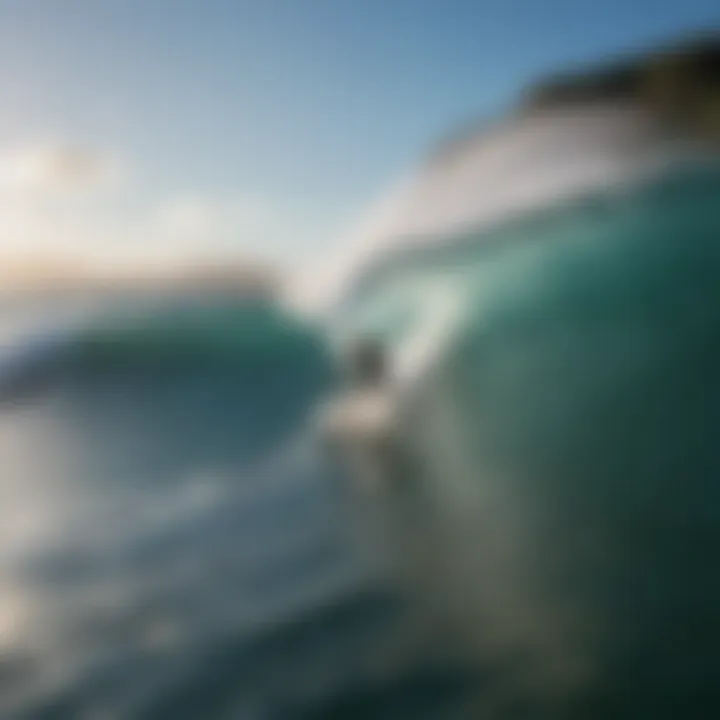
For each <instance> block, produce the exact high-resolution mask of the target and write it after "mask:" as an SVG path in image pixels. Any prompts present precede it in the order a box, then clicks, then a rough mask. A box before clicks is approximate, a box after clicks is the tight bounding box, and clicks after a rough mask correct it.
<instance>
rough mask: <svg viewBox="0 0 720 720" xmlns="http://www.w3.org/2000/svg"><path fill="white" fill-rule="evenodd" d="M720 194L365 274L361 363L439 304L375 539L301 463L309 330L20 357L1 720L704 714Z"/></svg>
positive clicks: (6, 452) (323, 365) (255, 324)
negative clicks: (440, 330) (441, 317)
mask: <svg viewBox="0 0 720 720" xmlns="http://www.w3.org/2000/svg"><path fill="white" fill-rule="evenodd" d="M719 191H720V179H719V178H718V176H717V175H715V174H713V172H711V171H707V172H697V173H694V174H692V173H690V174H686V175H681V174H676V175H674V176H673V177H668V178H666V179H664V180H662V181H660V182H657V183H655V184H652V185H646V186H644V187H642V188H638V189H637V190H635V191H633V192H625V193H622V194H621V193H617V194H615V195H607V196H605V197H602V198H600V197H598V198H588V199H586V200H584V201H578V202H574V203H568V204H565V205H563V206H558V207H554V208H547V209H546V210H544V211H543V212H542V213H539V214H534V215H533V216H527V217H523V218H520V217H518V218H515V219H514V220H513V221H512V222H510V223H506V224H504V225H502V226H498V227H496V228H492V229H490V230H489V231H488V232H486V233H484V234H482V235H480V234H477V233H468V234H467V235H465V236H458V237H457V238H456V242H452V243H450V242H449V243H447V244H444V245H441V246H438V247H436V248H435V249H432V250H431V249H428V250H427V251H423V252H417V253H415V254H413V255H411V256H406V257H399V258H398V259H397V262H396V263H395V264H393V263H390V264H388V265H387V266H386V268H385V269H384V270H378V271H377V272H376V273H374V274H373V275H372V277H371V278H370V281H369V282H368V284H367V285H366V286H365V290H364V292H365V294H364V295H363V293H362V292H361V293H360V294H359V295H358V296H357V298H356V299H355V302H354V304H353V303H351V304H350V305H349V308H348V310H347V312H348V314H347V315H345V316H344V323H341V329H342V330H344V331H345V332H346V333H348V334H353V333H356V332H370V333H376V334H378V335H380V336H381V337H383V338H384V339H385V340H386V341H387V342H388V345H389V347H390V350H391V352H394V351H395V350H401V349H403V348H404V347H406V346H407V345H408V344H409V343H412V342H414V340H415V339H416V338H417V337H418V336H419V337H423V329H424V328H425V327H426V326H427V325H428V318H430V319H431V320H432V318H433V317H436V313H435V310H434V308H436V307H437V305H436V302H435V300H441V299H443V298H444V299H447V298H450V299H452V300H453V301H454V302H453V303H451V305H452V306H453V307H454V311H453V313H451V315H449V316H448V318H449V319H448V320H447V323H448V327H447V328H446V329H447V330H448V333H447V334H446V335H444V336H433V337H431V340H432V341H433V342H435V344H436V345H439V347H434V348H431V349H433V350H434V351H437V352H435V354H434V355H433V362H432V363H431V364H429V365H428V367H427V368H425V369H424V374H423V375H422V377H421V378H420V382H419V383H418V384H417V385H416V386H414V388H413V393H412V395H411V396H409V397H408V404H407V406H406V407H404V408H403V413H404V416H403V423H402V427H401V434H400V449H401V451H402V452H404V456H405V457H404V459H405V460H406V461H407V463H406V464H405V465H404V468H403V470H404V474H405V477H403V478H402V479H404V480H405V481H406V482H405V483H402V484H398V485H397V486H393V487H391V488H390V490H389V492H388V493H387V495H384V496H381V497H380V498H378V500H377V504H376V506H375V508H374V509H375V510H377V509H378V507H379V508H380V509H381V510H383V511H384V514H385V517H386V518H389V520H390V521H391V523H394V527H393V528H392V530H393V534H391V535H389V536H388V538H387V541H386V542H387V543H390V541H391V540H392V539H393V538H395V539H396V540H397V541H398V544H397V545H392V544H386V545H385V546H383V544H382V541H381V542H378V538H377V537H367V530H368V529H369V528H370V527H372V526H369V525H368V524H367V523H366V519H367V518H366V516H365V513H366V512H367V510H368V509H370V510H372V509H373V508H368V507H367V506H366V505H364V504H361V503H358V502H357V500H356V499H355V498H354V497H353V496H352V495H350V494H348V492H347V488H348V487H349V485H348V482H347V481H348V478H347V473H346V471H345V470H344V469H343V468H342V467H340V466H337V465H336V464H335V463H334V462H333V461H332V460H331V459H330V458H329V457H328V456H327V455H326V454H325V453H324V451H323V448H322V445H320V444H319V443H318V442H317V438H316V437H314V435H313V431H312V425H311V424H310V422H309V418H310V417H311V413H312V410H313V409H314V408H315V407H316V405H317V403H318V401H319V400H321V399H323V398H325V397H326V396H327V395H328V393H331V392H333V391H334V390H335V389H336V388H337V382H338V376H341V375H342V372H338V371H341V370H342V368H339V367H338V366H337V364H336V363H335V360H334V358H333V356H332V353H331V350H330V344H329V343H328V341H329V340H330V339H332V338H330V337H328V335H327V334H326V333H327V330H324V329H322V328H320V327H317V326H315V327H313V326H311V325H306V324H303V323H301V322H300V321H299V320H298V319H297V318H291V317H289V316H287V315H285V314H284V313H282V312H280V311H279V310H278V309H277V308H273V307H270V306H267V305H247V304H242V305H238V304H237V303H233V302H229V303H225V302H223V303H209V304H208V303H202V302H201V303H198V302H197V299H195V300H193V301H192V302H183V303H182V304H181V303H179V302H175V301H174V302H172V303H170V304H169V305H168V306H167V307H166V308H165V309H162V310H161V309H158V308H155V309H154V310H153V311H152V312H148V310H147V308H145V309H143V308H140V309H139V310H138V309H137V307H136V309H134V310H133V311H132V312H130V310H129V309H128V310H127V312H126V311H125V310H124V309H123V312H119V310H118V308H113V312H111V313H101V315H100V317H102V318H103V319H102V321H99V322H96V323H91V324H89V325H88V324H85V325H83V326H82V327H83V329H82V330H81V331H77V332H75V334H73V336H72V337H73V341H72V342H70V343H63V342H60V341H56V340H53V343H51V344H50V346H49V348H48V347H46V346H45V345H44V344H43V343H40V344H39V345H38V348H39V349H37V348H36V349H35V350H34V351H33V352H32V353H30V354H25V355H21V357H22V358H23V363H20V364H18V363H14V364H11V366H10V365H9V366H8V367H11V369H12V373H9V374H6V375H3V378H2V383H0V385H2V387H3V394H2V398H3V400H4V402H3V404H2V405H1V406H0V461H1V464H2V468H3V472H2V476H1V477H0V491H1V492H2V497H3V503H2V506H3V508H4V509H3V510H2V511H1V512H2V522H0V537H1V542H0V575H1V576H2V577H1V579H2V581H3V587H5V588H8V592H7V593H6V595H5V596H3V597H4V598H5V599H4V600H2V602H1V603H0V629H2V628H3V627H5V626H4V625H2V624H1V623H2V622H5V623H6V624H7V622H6V620H5V619H4V618H6V617H9V618H10V623H11V625H12V627H13V628H14V632H15V635H13V636H12V641H8V640H3V641H4V642H6V645H5V646H3V647H2V648H0V650H2V662H0V685H1V689H2V693H1V694H0V698H1V704H0V708H1V710H2V712H4V713H5V714H4V716H7V717H13V718H14V717H17V718H68V720H70V719H74V718H78V717H86V716H88V715H90V716H91V717H92V716H93V713H95V714H96V716H97V715H98V714H99V715H100V716H102V713H103V712H109V711H110V710H112V711H114V712H115V713H116V714H117V715H118V716H119V717H123V718H136V717H137V718H148V719H150V718H153V719H154V718H166V717H173V718H208V719H214V718H218V719H221V718H223V719H224V718H236V717H243V718H245V717H247V718H278V719H279V720H283V719H284V718H289V719H292V718H319V717H333V718H354V717H373V718H376V717H377V718H380V717H387V718H420V717H428V718H445V717H457V718H466V717H467V718H470V717H488V718H492V719H493V720H510V719H513V720H514V719H515V718H533V719H534V718H542V719H543V720H544V719H545V718H548V719H554V718H583V719H585V718H590V719H593V720H594V718H598V719H600V718H603V719H605V718H610V717H612V718H631V717H632V718H634V719H637V718H653V720H654V719H655V718H677V717H683V718H685V717H714V716H715V715H717V714H718V713H717V712H715V710H716V709H718V708H720V698H718V690H717V688H720V677H719V676H720V663H718V660H717V656H718V652H717V650H718V647H720V623H718V622H717V607H718V606H719V605H720V576H719V575H718V571H717V569H716V568H715V565H716V563H715V557H716V554H717V550H718V548H720V523H718V500H719V499H720V498H719V497H718V495H719V494H720V485H719V482H718V478H719V477H720V452H719V451H718V450H717V443H716V427H717V425H718V422H719V421H720V377H719V376H720V282H718V279H719V278H720V245H719V244H718V240H719V239H720V206H718V203H717V200H718V197H720V192H719ZM448 240H451V239H450V238H448ZM428 298H432V301H429V300H428ZM128 307H129V306H128ZM431 345H432V342H431ZM50 351H51V352H50ZM48 358H50V360H49V361H48ZM3 367H4V366H3ZM21 371H22V372H21ZM6 390H7V392H6ZM409 468H412V470H410V469H409ZM394 470H395V471H396V473H395V479H398V475H399V472H397V470H398V469H397V468H394ZM392 477H393V476H392V474H391V479H392ZM381 540H382V539H381ZM398 554H400V555H402V556H401V557H397V555H398ZM389 559H392V561H393V562H388V560H389ZM398 560H399V561H400V562H399V566H400V568H402V570H403V571H405V570H409V571H410V572H409V573H407V574H406V575H403V577H402V581H403V583H405V582H407V583H409V585H399V584H398V582H399V580H398V577H396V576H395V575H393V572H394V571H395V570H396V569H397V567H398V566H397V565H396V564H393V563H396V562H397V561H398ZM409 590H410V591H411V593H410V594H409V592H408V591H409ZM21 608H27V611H25V610H22V611H21ZM416 612H419V613H420V615H419V617H420V618H421V622H420V623H419V624H420V627H421V628H422V629H423V631H426V630H427V629H428V628H430V627H431V626H432V625H433V623H437V629H438V632H439V633H440V635H441V636H442V639H443V641H444V645H443V643H440V642H438V635H437V634H433V633H432V632H430V633H429V634H428V637H429V638H430V639H429V640H428V637H425V636H422V633H420V634H419V635H418V636H417V637H416V632H417V630H418V627H417V625H414V624H413V623H410V624H408V617H415V615H414V613H416ZM426 613H429V614H426ZM6 637H7V636H6V635H1V634H0V638H6ZM446 650H451V651H453V653H454V655H453V659H454V660H458V659H459V661H461V662H460V665H459V666H458V665H454V664H449V661H448V657H447V655H445V651H446ZM61 671H62V672H61ZM469 707H471V708H472V709H468V708H469Z"/></svg>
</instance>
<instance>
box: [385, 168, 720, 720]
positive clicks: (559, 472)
mask: <svg viewBox="0 0 720 720" xmlns="http://www.w3.org/2000/svg"><path fill="white" fill-rule="evenodd" d="M718 198H720V178H719V177H718V175H717V174H716V172H713V171H707V172H706V171H703V172H699V173H695V174H693V173H688V174H687V175H676V176H674V177H668V178H666V179H664V180H662V181H660V182H658V183H656V184H654V185H647V186H645V187H643V188H640V189H638V190H636V191H635V192H632V193H625V194H622V195H618V196H615V197H613V196H608V197H606V198H604V199H603V198H599V199H597V200H595V201H593V202H590V201H586V202H578V203H575V204H569V205H567V206H565V207H560V208H555V209H553V208H549V209H548V210H547V211H544V212H543V213H540V214H537V215H534V216H532V217H526V218H518V219H517V220H516V222H515V223H514V224H512V225H506V226H504V227H501V228H498V229H497V230H495V231H493V232H494V233H495V234H496V235H495V236H494V235H493V234H492V233H489V234H488V235H486V236H484V237H482V238H481V237H472V236H468V238H467V242H465V243H463V241H462V238H460V239H459V242H458V243H456V244H455V245H454V246H447V247H446V248H444V249H441V250H439V251H434V252H432V251H430V252H428V253H427V254H426V255H425V256H424V257H423V256H419V257H418V258H417V265H416V267H412V262H411V261H410V260H409V259H407V258H406V259H404V260H400V261H399V262H398V266H400V265H402V272H403V273H407V274H411V273H413V272H417V273H418V274H426V275H427V276H428V278H432V277H434V276H437V277H438V278H442V277H446V278H447V277H451V278H452V277H453V276H454V277H455V279H456V282H455V283H454V285H453V284H451V285H452V286H453V287H454V288H455V292H457V293H459V294H460V297H462V298H463V300H462V303H461V304H462V306H463V308H464V309H465V312H464V313H463V314H462V316H461V317H460V319H459V320H458V323H457V327H456V328H455V329H454V332H453V334H452V340H451V342H450V343H449V344H448V346H447V347H446V348H444V350H443V353H441V356H440V359H439V361H438V363H437V365H436V366H435V367H434V368H433V369H432V371H431V373H430V374H429V376H428V377H427V378H426V379H425V381H424V383H423V384H422V388H421V389H420V390H418V392H417V397H416V398H415V400H414V405H413V406H412V408H411V409H409V410H408V417H407V424H406V428H405V432H406V436H407V443H408V447H410V448H411V450H410V452H413V453H415V454H416V455H417V456H418V457H419V458H420V459H421V460H420V462H419V465H420V467H422V468H423V472H422V473H421V475H420V476H419V478H418V487H417V489H416V490H417V492H418V493H420V494H421V495H422V496H424V497H425V498H426V499H427V504H428V507H429V508H431V510H430V511H429V513H428V517H430V516H431V517H432V518H434V520H432V521H429V522H430V523H431V524H430V526H429V527H432V530H430V529H428V530H427V532H426V535H428V536H430V537H432V540H431V541H430V542H429V543H428V549H427V554H428V557H434V556H435V555H437V553H436V552H435V553H431V550H432V549H433V547H434V546H436V545H437V544H438V542H442V544H443V545H444V549H443V552H441V553H440V560H439V561H433V560H430V561H429V567H430V568H431V569H428V571H427V572H428V574H429V575H430V576H432V577H433V578H434V583H433V584H434V586H435V588H436V587H438V586H439V587H440V588H442V589H441V590H440V591H439V593H438V594H439V596H440V597H439V599H438V602H440V603H443V604H444V606H445V607H447V608H448V612H450V613H453V614H455V615H456V617H458V618H459V619H460V620H459V622H460V625H461V626H462V627H464V628H465V629H466V631H467V637H468V644H469V645H470V646H472V652H474V653H475V657H476V661H477V663H478V664H481V665H482V664H485V665H486V666H487V667H488V669H489V670H490V671H497V669H498V668H503V677H504V680H503V684H502V690H500V689H498V693H499V694H500V695H502V696H504V698H505V700H508V699H512V698H515V699H518V698H522V699H524V700H525V701H526V702H527V704H528V706H529V707H531V708H532V707H534V708H536V709H535V711H530V712H529V714H528V715H526V716H527V717H537V716H542V717H545V716H546V715H545V714H543V713H547V716H548V717H565V716H567V717H573V718H574V717H583V718H585V717H593V718H595V717H598V718H606V717H614V718H619V717H628V718H630V717H633V718H637V717H653V718H657V717H690V716H692V717H701V716H702V717H707V716H709V715H706V714H703V713H708V712H710V713H711V714H714V713H715V711H714V710H712V708H717V707H718V703H720V697H718V693H717V690H716V688H717V687H719V686H720V683H718V679H720V661H719V660H718V648H719V647H720V624H718V623H717V607H718V605H719V604H720V574H719V573H718V570H717V569H716V567H715V562H714V558H715V556H716V554H717V551H718V549H719V548H720V523H718V519H719V512H720V510H719V507H720V504H719V501H720V453H719V452H718V449H717V427H718V423H719V422H720V282H719V279H720V243H719V242H718V241H719V240H720V209H719V206H718ZM398 272H400V271H399V270H398ZM391 275H392V273H391V272H388V280H387V282H392V280H391V279H390V278H391ZM379 277H380V276H379ZM379 282H380V283H382V282H383V281H382V280H381V279H379ZM419 323H420V324H422V320H420V321H419ZM410 334H412V331H411V332H410ZM439 538H442V541H440V540H439ZM435 588H433V589H432V591H433V592H434V591H435ZM498 688H500V685H498ZM490 695H491V696H492V692H491V693H490ZM489 716H491V717H495V715H492V714H491V715H489ZM497 716H498V717H505V715H503V714H502V713H501V714H499V715H497ZM508 716H509V715H508Z"/></svg>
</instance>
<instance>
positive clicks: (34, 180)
mask: <svg viewBox="0 0 720 720" xmlns="http://www.w3.org/2000/svg"><path fill="white" fill-rule="evenodd" d="M712 27H715V28H718V27H720V5H718V3H717V0H683V1H681V2H679V1H677V0H672V1H669V0H631V1H628V0H604V1H602V0H0V98H1V100H2V104H1V105H0V108H1V112H0V261H2V262H3V263H4V264H5V265H6V267H12V263H13V262H15V261H16V260H18V262H25V260H26V259H27V258H31V259H32V261H33V262H34V261H44V262H51V261H52V259H53V258H58V259H59V258H65V257H73V258H80V257H82V258H86V259H88V258H89V259H90V260H91V261H97V262H105V263H108V264H111V265H112V264H115V263H120V262H124V261H126V260H127V259H128V258H130V259H132V258H142V259H143V262H147V263H152V262H155V263H160V264H163V263H166V262H167V261H168V259H173V258H179V257H186V256H187V257H193V256H195V255H208V256H215V257H218V258H222V257H225V256H227V255H231V256H233V257H235V256H237V257H248V258H252V257H261V258H263V259H272V260H277V261H279V262H280V263H281V264H284V265H286V266H290V267H292V266H295V265H299V264H304V263H306V262H307V261H308V259H310V258H313V257H315V256H317V255H318V254H322V253H323V251H325V250H326V249H328V248H330V247H332V246H333V245H334V244H336V243H338V242H341V241H342V238H343V237H344V236H345V235H346V234H347V233H348V231H350V230H351V229H352V227H353V226H354V225H355V224H356V223H357V222H358V220H360V219H361V218H362V217H363V215H364V212H365V211H366V209H367V207H368V206H370V205H371V204H372V203H373V202H374V201H375V200H376V199H377V198H378V197H381V196H382V194H383V193H384V191H385V190H386V188H388V187H389V186H391V185H393V184H394V183H395V181H396V180H397V179H398V178H399V177H400V176H402V174H403V173H404V172H406V171H408V169H409V168H411V167H412V166H413V164H414V163H416V162H418V160H420V159H421V158H422V156H423V154H424V153H425V152H426V151H427V150H428V148H429V147H431V146H432V145H433V144H434V143H435V142H437V140H438V139H440V138H442V136H443V135H445V134H447V133H448V131H452V130H453V128H455V127H457V126H462V125H463V124H465V123H466V122H467V121H469V120H473V119H474V118H476V117H484V116H492V115H495V114H497V113H499V112H501V111H502V110H503V109H504V108H506V107H507V106H508V104H509V103H511V102H512V100H513V97H514V96H515V95H516V93H517V92H518V91H519V89H520V88H521V87H522V86H523V85H524V84H525V83H526V82H527V81H528V80H532V79H533V78H536V77H538V76H542V75H543V74H544V73H547V72H553V71H556V70H559V69H560V70H562V69H565V68H567V67H568V66H572V65H575V64H578V63H583V62H588V61H592V60H595V59H597V58H601V57H603V56H606V55H608V54H609V53H614V52H620V51H623V50H632V49H635V48H641V47H643V46H646V45H648V44H651V43H653V42H654V41H657V40H663V39H666V38H668V37H672V36H673V35H676V34H678V33H683V32H685V31H688V30H695V29H702V28H704V29H707V28H712Z"/></svg>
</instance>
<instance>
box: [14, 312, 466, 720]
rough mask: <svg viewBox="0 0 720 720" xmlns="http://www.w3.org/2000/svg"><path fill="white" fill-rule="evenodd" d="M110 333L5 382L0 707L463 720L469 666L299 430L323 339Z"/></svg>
mask: <svg viewBox="0 0 720 720" xmlns="http://www.w3.org/2000/svg"><path fill="white" fill-rule="evenodd" d="M113 305H114V304H113ZM131 310H132V311H131ZM36 311H37V313H39V315H40V316H42V315H43V308H42V307H40V308H36ZM47 312H48V313H49V312H50V311H49V310H47ZM37 313H36V314H35V315H34V316H33V317H35V318H37V317H38V315H37ZM93 317H94V318H95V319H94V320H93V321H92V322H90V321H88V320H85V321H83V323H81V324H80V326H79V327H80V329H78V328H76V329H75V330H74V331H73V333H72V337H73V340H72V342H69V343H68V342H64V341H61V338H59V337H58V336H57V333H56V332H55V333H50V334H49V335H48V334H47V333H46V334H45V336H43V337H36V338H35V341H34V342H30V341H28V340H27V339H26V340H24V341H23V342H24V343H25V345H26V346H27V347H29V348H30V349H31V352H28V351H26V350H23V352H21V353H20V355H19V356H18V357H20V358H21V359H22V362H19V361H18V362H10V361H7V362H6V363H5V366H4V367H3V369H4V371H5V374H4V375H3V376H2V377H0V389H1V390H2V393H0V394H1V395H2V404H0V464H1V465H2V474H1V477H0V495H1V499H0V514H1V516H2V519H1V520H0V528H1V529H0V577H1V587H2V598H1V599H0V715H1V716H2V717H3V718H5V717H7V718H67V719H68V720H75V719H76V718H88V720H90V718H147V719H151V718H178V719H180V718H202V719H203V720H204V719H206V718H207V719H208V720H209V719H211V718H258V719H261V718H296V717H297V718H305V717H307V718H315V717H318V718H320V717H369V716H372V717H388V718H398V717H407V718H421V717H448V716H450V715H448V713H453V712H455V710H454V708H455V706H456V704H457V702H458V701H459V700H460V699H462V697H463V693H464V692H465V691H466V680H465V678H464V675H463V673H462V672H460V671H459V670H456V669H454V668H452V667H450V666H449V665H448V664H447V662H446V661H444V660H443V659H442V658H440V657H438V656H436V655H435V654H434V653H433V652H432V651H431V650H430V649H429V648H428V647H427V641H425V640H423V638H422V637H421V636H422V633H421V632H420V633H419V632H418V631H417V630H416V629H414V628H413V627H411V625H412V623H409V620H408V618H409V615H410V613H409V606H410V605H411V602H409V600H408V598H407V597H406V596H405V595H404V594H403V592H402V591H401V588H399V586H398V584H397V582H395V581H394V580H393V573H392V570H391V567H390V566H391V563H390V562H389V559H390V555H389V553H388V549H387V548H386V547H383V545H382V542H378V540H379V536H378V535H375V534H369V533H368V528H366V527H364V526H363V524H362V523H361V522H360V517H359V515H358V512H357V507H356V506H355V505H354V502H353V500H352V498H351V497H350V495H349V494H348V492H347V490H346V488H347V485H346V484H345V483H344V482H343V471H342V469H341V468H339V467H336V466H333V465H331V464H330V462H329V461H328V459H327V458H325V457H324V456H323V455H322V454H321V453H319V452H318V449H317V447H316V446H315V444H314V440H313V438H312V437H308V436H306V435H305V434H304V432H303V430H302V428H303V427H306V426H307V425H308V423H307V414H308V411H309V409H310V408H311V407H312V405H313V403H314V402H315V401H316V400H317V399H318V398H319V397H321V396H322V395H323V394H324V393H326V392H327V390H328V388H329V386H330V384H331V382H332V372H331V369H330V366H329V361H328V358H327V357H326V355H325V354H324V350H323V348H322V347H321V345H319V344H318V343H317V341H316V340H315V339H314V337H315V336H313V334H312V333H309V332H307V331H306V330H304V329H302V328H299V327H298V328H297V329H293V328H290V327H284V326H281V327H278V325H277V323H283V322H286V321H284V320H282V319H279V317H278V316H276V315H275V314H274V311H273V310H272V309H271V308H268V307H265V306H255V305H248V304H247V303H241V304H239V305H238V304H237V303H236V302H234V301H233V302H222V303H219V302H215V303H209V302H207V303H198V302H197V301H196V300H191V301H188V302H186V303H185V305H184V307H182V308H181V303H180V301H179V300H177V299H175V300H174V301H173V302H171V303H169V304H168V306H167V307H165V308H164V309H162V308H158V307H154V308H153V309H152V311H150V310H149V307H148V306H138V308H132V309H131V308H129V307H128V308H127V309H122V312H118V311H117V307H115V306H114V307H113V312H109V311H108V312H106V311H102V312H100V313H99V314H98V313H95V315H94V316H93ZM98 318H99V319H98ZM130 318H132V321H131V320H130ZM23 322H27V324H28V326H30V325H31V324H32V323H30V322H29V320H26V319H23ZM41 325H42V327H47V324H46V323H45V324H41ZM41 335H42V333H41ZM8 337H10V336H8ZM249 339H250V341H249ZM12 345H13V343H12V342H11V340H9V339H6V342H5V343H4V351H5V359H6V360H7V359H8V358H10V357H11V356H12V352H11V351H12V350H13V347H12ZM422 642H425V643H426V646H425V647H423V648H422V650H420V651H418V649H417V648H418V646H421V643H422ZM421 647H422V646H421Z"/></svg>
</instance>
